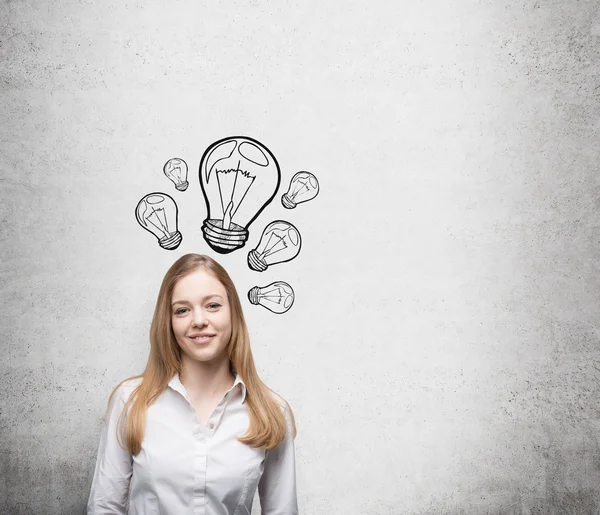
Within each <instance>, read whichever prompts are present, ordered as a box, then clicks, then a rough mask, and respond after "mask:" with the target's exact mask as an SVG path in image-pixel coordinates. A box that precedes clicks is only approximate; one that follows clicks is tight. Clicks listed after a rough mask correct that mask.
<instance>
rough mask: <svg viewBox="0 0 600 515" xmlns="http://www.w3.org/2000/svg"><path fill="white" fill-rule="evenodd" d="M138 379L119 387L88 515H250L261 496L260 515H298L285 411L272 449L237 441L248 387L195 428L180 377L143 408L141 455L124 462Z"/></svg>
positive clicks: (237, 387)
mask: <svg viewBox="0 0 600 515" xmlns="http://www.w3.org/2000/svg"><path fill="white" fill-rule="evenodd" d="M140 381H141V379H139V378H138V379H132V380H129V381H126V382H125V383H123V384H122V385H121V386H120V387H119V388H118V390H117V392H116V393H115V395H114V396H113V399H112V400H111V404H110V406H109V409H108V412H107V415H106V418H105V420H104V424H103V428H102V433H101V436H100V444H99V448H98V456H97V459H96V467H95V472H94V479H93V481H92V486H91V491H90V496H89V500H88V506H87V513H88V515H100V514H108V513H110V514H125V513H129V515H159V514H160V515H186V514H189V515H250V513H251V511H252V501H253V499H254V494H255V493H256V489H257V488H258V493H259V498H260V505H261V510H262V511H261V513H262V514H263V515H297V514H298V505H297V500H296V472H295V451H294V439H293V436H292V426H291V418H290V414H289V412H288V409H287V406H286V404H285V402H283V400H282V399H280V398H279V399H278V402H279V404H280V406H281V409H282V411H283V412H284V415H285V419H286V424H287V433H286V436H285V439H284V440H283V441H282V443H281V444H280V445H279V447H277V448H276V449H274V450H272V451H265V450H262V449H255V448H253V447H250V446H248V445H245V444H243V443H241V442H239V441H238V440H237V438H238V437H240V436H242V435H243V434H244V433H245V432H246V431H247V429H248V426H249V416H248V411H247V406H246V404H245V403H244V401H245V399H246V385H245V384H244V382H243V381H242V379H241V378H240V376H239V374H237V373H236V378H235V382H234V384H233V386H232V387H231V388H230V389H229V390H228V391H227V393H226V394H225V395H224V396H223V399H222V400H221V402H220V403H219V404H218V406H217V407H216V408H215V410H214V411H213V413H212V414H211V415H210V418H209V420H208V423H207V425H206V427H204V426H202V424H200V419H199V418H198V414H197V412H196V410H195V409H194V407H193V405H192V403H191V401H190V399H189V396H188V394H187V392H186V390H185V387H184V386H183V384H182V383H181V381H180V378H179V375H175V376H174V377H173V378H172V379H171V381H170V382H169V385H168V387H167V388H165V390H164V391H163V392H162V393H161V394H160V396H159V397H158V399H157V400H156V401H155V402H154V403H153V404H152V405H151V406H150V407H149V408H148V412H147V416H146V429H145V433H144V439H143V441H142V449H141V451H140V453H139V454H138V455H137V456H133V455H131V454H129V452H128V451H127V450H125V449H123V448H122V447H121V446H120V445H119V443H118V441H117V432H116V429H117V421H118V418H119V416H120V414H121V411H122V409H123V406H124V404H125V402H126V401H127V399H128V398H129V396H130V395H131V393H132V391H133V389H134V388H135V387H136V386H137V385H138V384H139V382H140Z"/></svg>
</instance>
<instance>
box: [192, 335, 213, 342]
mask: <svg viewBox="0 0 600 515" xmlns="http://www.w3.org/2000/svg"><path fill="white" fill-rule="evenodd" d="M215 336H216V335H214V334H202V335H197V336H190V337H189V338H190V340H192V341H194V342H195V343H208V342H209V341H211V340H212V339H213V338H214V337H215Z"/></svg>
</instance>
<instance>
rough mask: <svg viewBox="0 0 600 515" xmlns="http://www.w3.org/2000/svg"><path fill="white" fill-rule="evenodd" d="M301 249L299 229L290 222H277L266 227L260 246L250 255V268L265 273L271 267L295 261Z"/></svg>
mask: <svg viewBox="0 0 600 515" xmlns="http://www.w3.org/2000/svg"><path fill="white" fill-rule="evenodd" d="M301 247H302V238H301V236H300V233H299V232H298V229H296V228H295V227H294V226H293V225H292V224H291V223H289V222H285V221H283V220H275V221H274V222H271V223H270V224H269V225H267V227H265V230H264V231H263V234H262V236H261V238H260V242H259V244H258V246H257V247H256V248H255V249H254V250H251V251H250V252H249V253H248V266H249V267H250V268H251V269H252V270H256V271H257V272H264V271H265V270H266V269H267V268H268V267H269V266H270V265H273V264H275V263H284V262H286V261H291V260H292V259H294V258H295V257H296V256H297V255H298V253H299V252H300V248H301Z"/></svg>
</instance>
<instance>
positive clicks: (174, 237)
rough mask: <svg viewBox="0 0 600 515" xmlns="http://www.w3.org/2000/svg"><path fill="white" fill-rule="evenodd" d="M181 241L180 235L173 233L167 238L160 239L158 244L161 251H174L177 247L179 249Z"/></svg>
mask: <svg viewBox="0 0 600 515" xmlns="http://www.w3.org/2000/svg"><path fill="white" fill-rule="evenodd" d="M182 239H183V237H182V236H181V233H180V232H179V231H177V232H174V233H173V234H171V235H170V236H169V237H168V238H167V237H164V238H161V239H160V240H158V244H159V245H160V246H161V247H162V248H163V249H167V250H173V249H176V248H177V247H179V244H180V243H181V240H182Z"/></svg>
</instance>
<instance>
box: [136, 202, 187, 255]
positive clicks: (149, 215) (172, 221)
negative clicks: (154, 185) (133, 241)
mask: <svg viewBox="0 0 600 515" xmlns="http://www.w3.org/2000/svg"><path fill="white" fill-rule="evenodd" d="M177 216H178V211H177V204H176V203H175V201H174V200H173V199H172V198H171V197H170V196H169V195H167V194H166V193H160V192H153V193H149V194H148V195H146V196H145V197H143V198H142V199H141V200H140V201H139V202H138V205H137V207H136V208H135V217H136V219H137V221H138V223H139V224H140V225H141V226H142V227H143V228H144V229H146V230H147V231H148V232H151V233H152V234H154V236H156V238H157V239H158V244H159V245H160V246H161V247H162V248H163V249H166V250H174V249H176V248H177V247H178V246H179V244H180V243H181V240H182V239H183V237H182V236H181V233H180V232H179V230H178V229H177Z"/></svg>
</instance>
